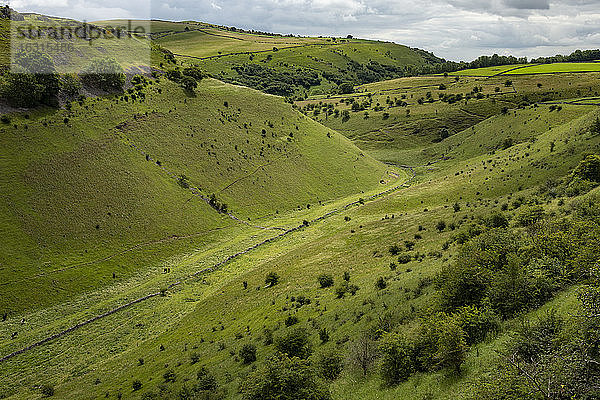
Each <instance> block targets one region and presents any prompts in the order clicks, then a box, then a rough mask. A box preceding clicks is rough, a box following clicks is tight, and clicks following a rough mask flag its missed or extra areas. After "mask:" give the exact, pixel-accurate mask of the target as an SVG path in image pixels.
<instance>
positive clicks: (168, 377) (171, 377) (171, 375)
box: [163, 369, 177, 382]
mask: <svg viewBox="0 0 600 400" xmlns="http://www.w3.org/2000/svg"><path fill="white" fill-rule="evenodd" d="M163 379H164V380H165V382H175V381H176V380H177V375H175V371H173V370H172V369H168V370H166V371H165V373H164V374H163Z"/></svg>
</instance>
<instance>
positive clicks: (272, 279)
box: [265, 272, 279, 287]
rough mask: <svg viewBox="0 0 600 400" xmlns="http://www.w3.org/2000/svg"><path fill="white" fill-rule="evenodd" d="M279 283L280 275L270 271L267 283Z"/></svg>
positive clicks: (268, 284)
mask: <svg viewBox="0 0 600 400" xmlns="http://www.w3.org/2000/svg"><path fill="white" fill-rule="evenodd" d="M278 283H279V275H278V274H277V273H276V272H269V273H268V274H267V276H266V277H265V284H266V285H267V286H268V287H272V286H275V285H277V284H278Z"/></svg>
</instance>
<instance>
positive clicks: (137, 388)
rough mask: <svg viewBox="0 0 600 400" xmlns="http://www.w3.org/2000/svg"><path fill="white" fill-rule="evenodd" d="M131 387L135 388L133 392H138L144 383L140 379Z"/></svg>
mask: <svg viewBox="0 0 600 400" xmlns="http://www.w3.org/2000/svg"><path fill="white" fill-rule="evenodd" d="M131 387H132V388H133V391H134V392H135V391H138V390H140V389H141V388H142V382H141V381H140V380H139V379H136V380H135V381H133V383H132V384H131Z"/></svg>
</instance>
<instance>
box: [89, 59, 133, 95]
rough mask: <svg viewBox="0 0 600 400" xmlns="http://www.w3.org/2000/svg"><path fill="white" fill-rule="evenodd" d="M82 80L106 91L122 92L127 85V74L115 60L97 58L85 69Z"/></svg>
mask: <svg viewBox="0 0 600 400" xmlns="http://www.w3.org/2000/svg"><path fill="white" fill-rule="evenodd" d="M82 80H83V81H84V82H85V83H87V84H88V85H90V86H94V87H97V88H99V89H102V90H105V91H115V90H116V91H120V90H123V85H124V84H125V74H124V73H123V67H121V65H120V64H119V63H118V62H117V60H115V59H114V58H95V59H93V60H92V61H91V63H90V64H89V65H88V66H87V67H86V68H84V70H83V73H82Z"/></svg>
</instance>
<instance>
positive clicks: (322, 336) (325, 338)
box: [319, 328, 329, 344]
mask: <svg viewBox="0 0 600 400" xmlns="http://www.w3.org/2000/svg"><path fill="white" fill-rule="evenodd" d="M319 339H321V343H322V344H325V343H327V342H328V341H329V332H327V328H321V329H320V330H319Z"/></svg>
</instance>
